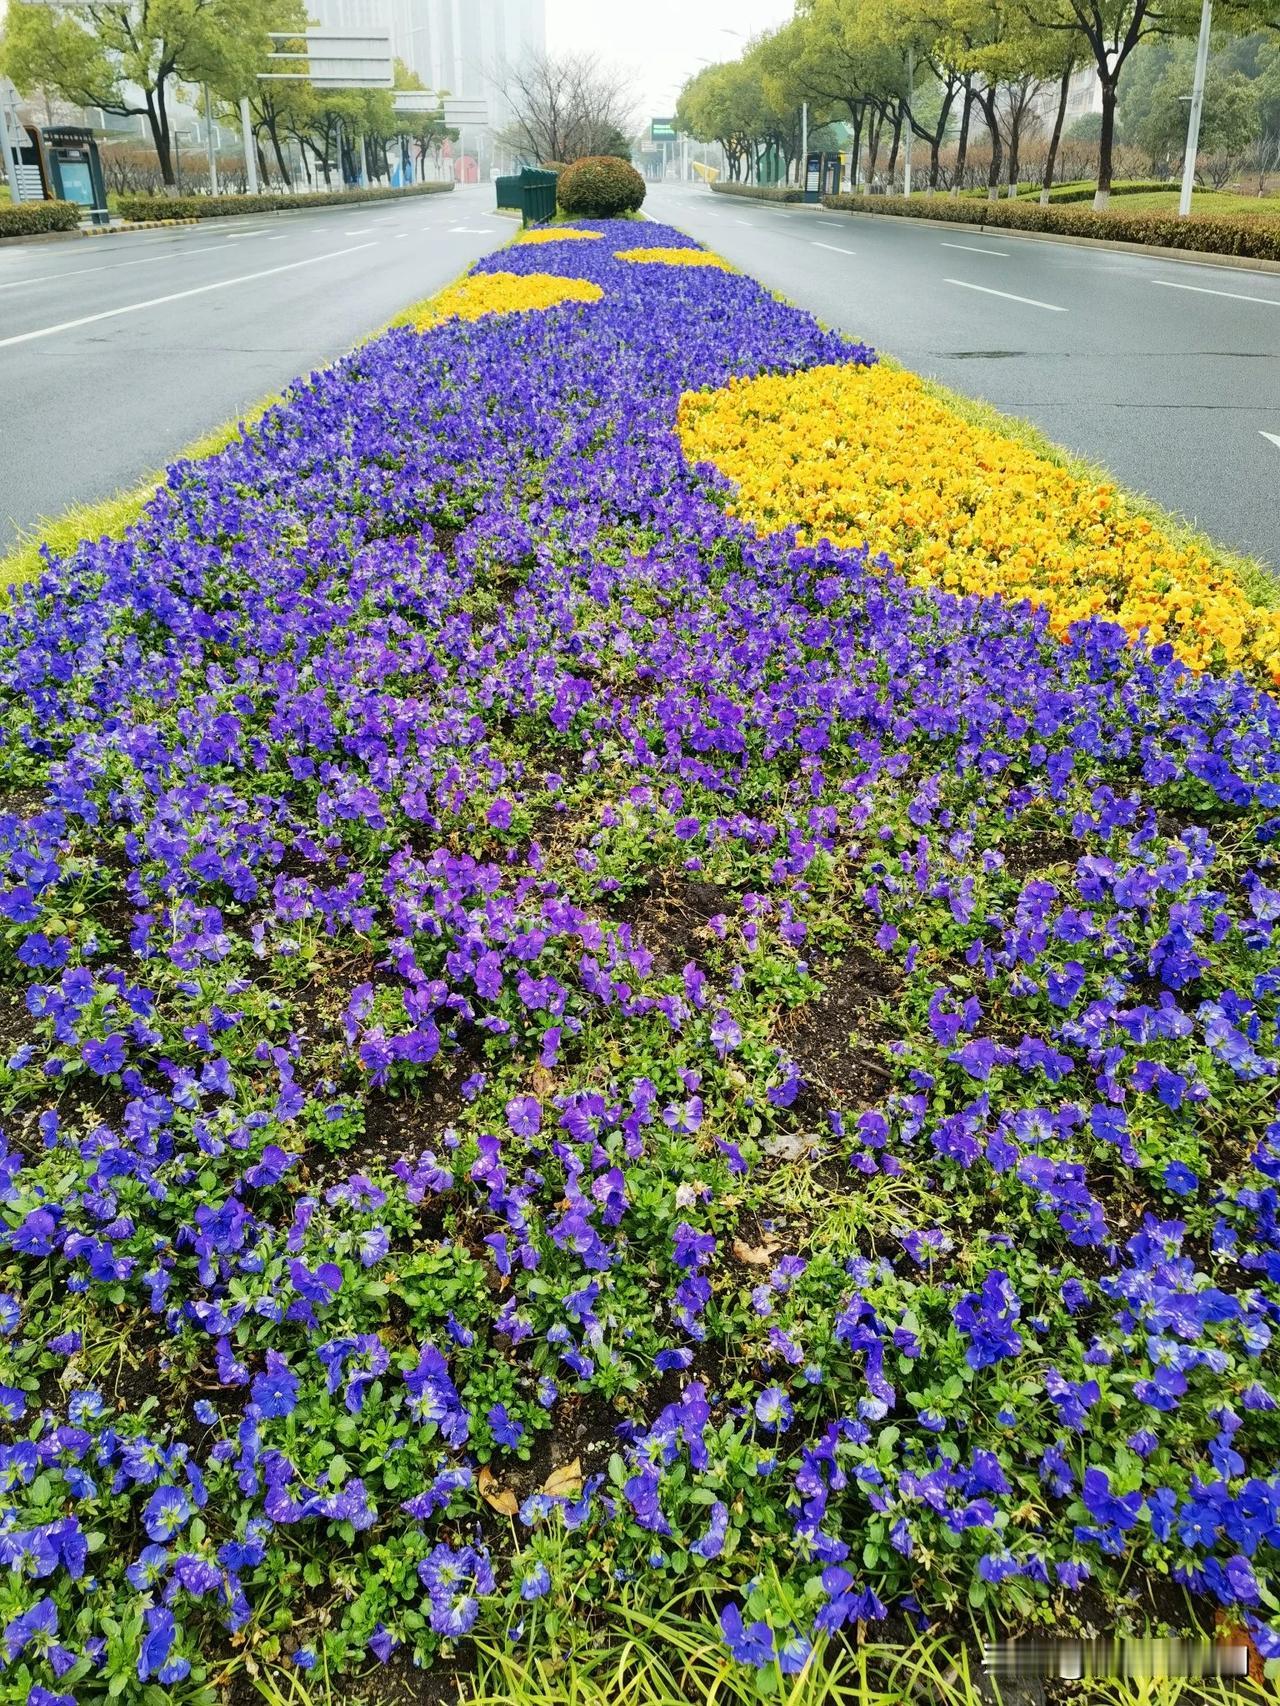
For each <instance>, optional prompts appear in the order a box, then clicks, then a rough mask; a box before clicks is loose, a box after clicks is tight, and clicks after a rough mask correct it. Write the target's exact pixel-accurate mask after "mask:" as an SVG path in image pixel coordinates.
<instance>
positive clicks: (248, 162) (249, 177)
mask: <svg viewBox="0 0 1280 1706" xmlns="http://www.w3.org/2000/svg"><path fill="white" fill-rule="evenodd" d="M240 129H241V130H242V131H243V132H244V181H245V186H246V192H245V193H246V194H248V195H257V193H258V150H257V148H256V147H255V146H254V138H253V125H252V124H251V123H250V121H249V97H248V95H241V97H240Z"/></svg>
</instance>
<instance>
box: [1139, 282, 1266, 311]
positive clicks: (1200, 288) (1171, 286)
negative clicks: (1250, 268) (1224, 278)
mask: <svg viewBox="0 0 1280 1706" xmlns="http://www.w3.org/2000/svg"><path fill="white" fill-rule="evenodd" d="M1151 282H1152V284H1162V285H1163V286H1164V288H1165V289H1166V290H1194V291H1195V293H1196V295H1197V296H1229V297H1230V298H1231V300H1232V301H1233V302H1262V303H1265V304H1266V306H1267V307H1268V308H1280V296H1244V295H1242V294H1241V292H1240V291H1238V290H1210V289H1209V288H1208V286H1207V285H1203V284H1175V283H1174V281H1173V280H1172V279H1171V278H1153V279H1152V280H1151Z"/></svg>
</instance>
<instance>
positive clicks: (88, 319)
mask: <svg viewBox="0 0 1280 1706" xmlns="http://www.w3.org/2000/svg"><path fill="white" fill-rule="evenodd" d="M376 247H377V244H376V243H353V244H352V245H351V247H350V248H348V249H330V251H329V252H328V254H326V255H309V256H308V257H307V259H306V260H305V261H286V262H285V264H284V265H283V266H281V267H264V268H263V269H262V271H261V272H244V273H240V274H239V276H238V277H236V278H219V279H215V280H214V282H213V283H212V284H198V285H196V286H195V288H194V289H193V290H175V291H172V292H170V294H169V295H168V296H153V297H151V298H149V300H148V301H146V302H129V303H126V304H125V306H124V307H123V308H104V309H103V310H102V312H101V313H100V314H82V315H81V317H80V318H79V319H78V320H62V321H60V322H59V324H58V325H56V326H41V327H40V329H39V331H37V332H19V333H18V334H17V336H16V337H12V338H0V349H7V348H8V346H9V345H10V344H29V343H30V342H31V341H32V339H33V338H51V337H52V336H53V335H54V333H55V332H73V331H75V329H76V327H77V326H91V325H93V323H94V322H95V321H96V320H114V319H115V318H116V316H117V315H118V314H137V313H140V312H141V310H142V309H144V308H159V307H161V306H162V305H163V304H164V303H166V302H181V301H183V300H184V298H186V297H188V296H203V295H204V294H205V292H206V291H209V290H225V289H226V288H227V286H228V285H232V284H250V283H252V281H253V280H254V279H256V278H271V277H272V276H273V275H274V274H275V273H281V272H292V271H293V270H294V268H295V267H311V266H314V265H315V264H316V262H317V261H336V260H337V259H338V257H339V256H340V255H354V254H357V253H358V252H359V251H360V250H361V249H374V248H376Z"/></svg>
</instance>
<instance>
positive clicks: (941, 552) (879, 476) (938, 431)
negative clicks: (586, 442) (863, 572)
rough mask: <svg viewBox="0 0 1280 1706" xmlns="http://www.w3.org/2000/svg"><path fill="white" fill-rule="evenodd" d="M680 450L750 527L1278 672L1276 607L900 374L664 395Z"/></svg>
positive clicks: (1059, 629)
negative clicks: (675, 417)
mask: <svg viewBox="0 0 1280 1706" xmlns="http://www.w3.org/2000/svg"><path fill="white" fill-rule="evenodd" d="M679 428H680V438H681V442H682V444H683V446H684V452H685V455H686V456H687V457H688V458H689V460H690V461H691V462H711V463H714V464H715V466H716V467H717V468H719V469H720V471H721V472H722V473H724V474H726V475H728V477H729V478H730V479H731V480H733V481H734V482H735V484H736V486H737V492H736V494H735V497H734V501H733V504H732V506H731V507H732V513H733V514H735V515H738V516H741V517H742V518H743V519H745V520H747V521H749V522H750V523H751V524H752V525H753V526H755V527H756V529H757V530H758V531H760V532H762V533H763V532H769V531H771V530H774V529H777V528H782V527H787V526H795V527H797V528H798V529H799V531H800V537H801V538H802V539H803V540H805V541H806V542H812V541H813V540H815V539H829V540H830V541H831V542H832V543H833V544H836V545H842V546H858V545H861V544H862V543H863V542H864V541H866V542H867V544H869V545H870V547H871V549H872V551H873V552H879V551H884V552H885V553H887V554H888V556H889V557H890V558H891V559H892V560H893V561H894V562H895V563H896V564H897V565H898V566H899V567H900V568H901V570H902V571H903V573H904V574H905V575H906V576H907V577H908V578H909V579H910V580H912V581H914V582H915V583H917V584H919V585H924V584H933V585H937V586H942V587H946V588H947V589H948V590H950V591H953V592H958V593H977V594H982V595H986V594H991V593H999V594H1001V595H1002V596H1003V597H1005V598H1006V599H1021V598H1027V599H1031V600H1033V601H1034V602H1035V603H1037V604H1042V605H1044V606H1045V607H1046V608H1047V609H1048V611H1049V612H1050V618H1051V624H1052V627H1053V629H1054V631H1055V632H1056V633H1058V634H1063V633H1065V632H1066V630H1067V629H1068V628H1069V626H1070V625H1071V623H1073V622H1075V621H1078V620H1079V619H1080V618H1082V617H1086V616H1093V615H1102V616H1105V617H1108V618H1110V619H1111V620H1113V621H1115V622H1118V623H1120V624H1121V625H1122V626H1123V627H1124V628H1125V629H1127V630H1128V632H1129V633H1130V634H1133V635H1137V634H1138V633H1139V632H1140V631H1141V630H1145V631H1146V636H1147V639H1148V641H1149V643H1150V644H1152V645H1156V644H1158V643H1160V642H1161V641H1164V640H1168V641H1170V642H1172V643H1173V644H1174V645H1175V646H1176V648H1177V652H1178V655H1179V657H1181V658H1183V659H1184V660H1185V661H1186V662H1187V663H1188V664H1190V665H1191V666H1192V667H1193V668H1196V669H1209V668H1214V667H1218V668H1221V667H1223V666H1227V665H1234V666H1239V667H1242V668H1248V669H1250V670H1252V671H1254V672H1255V673H1256V672H1260V673H1262V674H1263V675H1264V676H1267V677H1270V678H1271V679H1272V680H1280V612H1275V611H1268V610H1261V609H1259V608H1257V607H1256V606H1255V605H1252V604H1251V603H1250V602H1249V600H1248V599H1247V597H1246V596H1245V594H1244V591H1243V589H1242V588H1241V587H1240V585H1239V583H1238V582H1237V581H1236V579H1235V577H1234V576H1233V575H1232V574H1231V572H1230V570H1229V569H1228V568H1227V567H1226V565H1225V564H1223V563H1221V562H1215V560H1214V559H1213V558H1212V557H1210V556H1207V555H1206V554H1205V553H1204V552H1203V551H1199V550H1197V549H1195V548H1194V547H1192V546H1189V545H1185V544H1180V543H1178V542H1176V541H1175V540H1173V539H1171V538H1170V537H1169V536H1168V535H1167V534H1165V533H1163V532H1162V531H1161V530H1160V529H1159V528H1158V527H1156V526H1154V525H1153V524H1152V523H1151V522H1150V521H1148V520H1147V519H1146V517H1145V516H1142V515H1140V514H1138V513H1137V512H1136V511H1135V510H1134V509H1133V508H1132V507H1131V505H1130V504H1129V503H1128V502H1127V501H1126V499H1125V498H1124V496H1123V495H1122V494H1121V493H1119V492H1117V491H1116V489H1115V488H1114V487H1113V486H1110V485H1102V484H1096V483H1094V482H1092V481H1088V480H1083V479H1080V478H1078V477H1076V476H1075V475H1073V474H1072V473H1070V472H1069V470H1067V469H1065V468H1062V467H1059V466H1058V465H1057V464H1055V463H1053V462H1051V461H1049V460H1047V459H1046V458H1045V457H1043V456H1040V455H1037V454H1036V452H1035V451H1033V450H1031V449H1028V448H1027V447H1026V446H1024V445H1022V444H1019V443H1018V441H1017V440H1016V439H1013V438H1009V437H1006V436H1005V435H1003V434H1000V433H994V432H989V431H986V430H985V429H983V428H980V427H975V426H971V425H969V423H968V422H967V421H965V420H964V418H963V417H962V416H961V415H959V414H958V413H956V412H955V411H954V410H952V409H950V408H948V407H947V405H946V404H945V403H943V402H940V401H938V400H937V399H936V398H934V397H932V396H930V394H929V393H928V391H926V390H925V388H924V386H923V385H922V384H921V383H920V381H919V380H918V379H916V378H915V377H914V376H913V375H911V374H908V373H901V372H895V371H894V370H893V369H891V368H889V367H886V366H884V365H876V366H874V367H856V366H853V365H851V364H848V365H846V364H842V365H840V366H833V367H819V368H814V369H811V370H810V371H808V372H805V373H792V374H785V375H780V376H767V377H764V378H760V379H743V380H733V381H732V382H731V383H730V384H729V385H728V387H727V388H725V389H724V390H721V391H715V392H700V393H696V394H690V395H686V396H685V397H683V398H682V399H681V403H680V411H679Z"/></svg>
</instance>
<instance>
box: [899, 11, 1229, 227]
mask: <svg viewBox="0 0 1280 1706" xmlns="http://www.w3.org/2000/svg"><path fill="white" fill-rule="evenodd" d="M1206 3H1207V0H1206ZM915 98H916V54H915V49H914V48H911V47H909V48H908V49H907V158H906V163H905V165H904V166H903V168H902V193H903V195H905V196H908V197H909V196H910V195H911V144H912V142H913V140H914V139H915V132H914V131H913V130H912V128H911V103H912V102H913V101H914V100H915Z"/></svg>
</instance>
